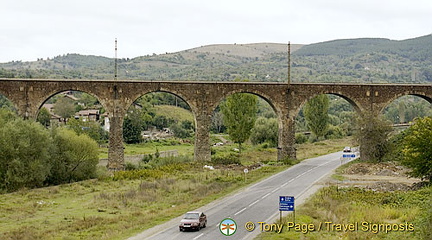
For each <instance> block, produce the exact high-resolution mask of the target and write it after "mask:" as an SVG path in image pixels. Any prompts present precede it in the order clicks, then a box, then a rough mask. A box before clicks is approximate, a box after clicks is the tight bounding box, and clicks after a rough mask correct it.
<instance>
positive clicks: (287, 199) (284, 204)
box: [279, 196, 295, 222]
mask: <svg viewBox="0 0 432 240" xmlns="http://www.w3.org/2000/svg"><path fill="white" fill-rule="evenodd" d="M294 200H295V199H294V197H293V196H279V211H280V221H281V222H282V211H292V212H293V216H294V222H295V209H294Z"/></svg>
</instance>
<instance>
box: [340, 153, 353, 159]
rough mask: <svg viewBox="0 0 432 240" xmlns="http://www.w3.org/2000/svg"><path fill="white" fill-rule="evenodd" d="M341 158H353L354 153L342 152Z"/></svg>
mask: <svg viewBox="0 0 432 240" xmlns="http://www.w3.org/2000/svg"><path fill="white" fill-rule="evenodd" d="M342 157H343V158H355V154H354V153H344V154H342Z"/></svg>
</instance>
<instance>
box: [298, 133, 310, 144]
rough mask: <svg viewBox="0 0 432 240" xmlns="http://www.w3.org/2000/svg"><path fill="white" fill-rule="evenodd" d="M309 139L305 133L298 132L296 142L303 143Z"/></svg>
mask: <svg viewBox="0 0 432 240" xmlns="http://www.w3.org/2000/svg"><path fill="white" fill-rule="evenodd" d="M307 141H308V137H307V136H306V135H304V134H303V133H296V134H295V143H297V144H302V143H305V142H307Z"/></svg>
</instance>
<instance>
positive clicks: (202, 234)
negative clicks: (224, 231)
mask: <svg viewBox="0 0 432 240" xmlns="http://www.w3.org/2000/svg"><path fill="white" fill-rule="evenodd" d="M202 236H204V233H201V234H200V235H198V236H196V237H194V238H193V239H194V240H195V239H198V238H200V237H202Z"/></svg>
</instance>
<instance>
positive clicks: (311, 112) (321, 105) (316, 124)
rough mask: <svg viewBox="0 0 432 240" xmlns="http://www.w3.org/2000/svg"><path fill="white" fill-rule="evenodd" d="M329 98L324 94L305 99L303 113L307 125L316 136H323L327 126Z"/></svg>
mask: <svg viewBox="0 0 432 240" xmlns="http://www.w3.org/2000/svg"><path fill="white" fill-rule="evenodd" d="M328 110H329V98H328V97H327V95H325V94H321V95H318V96H316V97H313V98H312V99H310V100H309V101H307V103H306V105H305V107H304V109H303V113H304V116H305V119H306V123H307V126H308V127H309V129H310V130H311V131H312V133H314V134H315V136H317V137H318V138H320V137H324V135H325V134H326V133H327V131H328V127H329V116H328Z"/></svg>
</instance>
